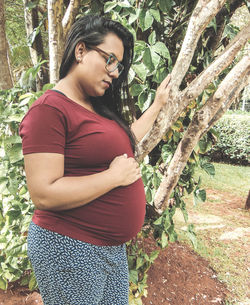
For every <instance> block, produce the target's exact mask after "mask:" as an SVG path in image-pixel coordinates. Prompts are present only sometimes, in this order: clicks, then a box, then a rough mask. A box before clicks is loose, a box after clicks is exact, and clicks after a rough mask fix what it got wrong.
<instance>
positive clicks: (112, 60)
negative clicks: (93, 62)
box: [88, 46, 124, 76]
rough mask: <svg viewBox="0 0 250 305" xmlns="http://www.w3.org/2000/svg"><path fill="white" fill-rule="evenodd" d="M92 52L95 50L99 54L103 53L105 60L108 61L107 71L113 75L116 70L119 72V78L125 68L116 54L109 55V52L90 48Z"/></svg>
mask: <svg viewBox="0 0 250 305" xmlns="http://www.w3.org/2000/svg"><path fill="white" fill-rule="evenodd" d="M88 48H89V49H90V50H95V51H96V52H98V53H102V54H103V55H104V56H103V57H104V59H105V60H106V66H105V69H106V70H107V71H108V72H109V73H111V72H114V71H115V70H116V69H117V70H118V73H119V76H120V75H121V73H122V71H123V70H124V66H123V65H122V64H121V63H120V62H119V61H118V59H117V58H116V56H115V55H114V54H108V53H107V52H105V51H103V50H102V49H100V48H98V47H89V46H88Z"/></svg>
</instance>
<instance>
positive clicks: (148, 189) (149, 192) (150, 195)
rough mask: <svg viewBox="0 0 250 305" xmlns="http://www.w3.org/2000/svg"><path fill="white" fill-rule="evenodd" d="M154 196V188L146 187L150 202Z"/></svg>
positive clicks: (147, 198)
mask: <svg viewBox="0 0 250 305" xmlns="http://www.w3.org/2000/svg"><path fill="white" fill-rule="evenodd" d="M152 197H153V196H152V190H151V189H150V187H146V200H147V202H148V203H149V202H151V201H152V199H153V198H152Z"/></svg>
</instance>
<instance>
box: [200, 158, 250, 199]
mask: <svg viewBox="0 0 250 305" xmlns="http://www.w3.org/2000/svg"><path fill="white" fill-rule="evenodd" d="M213 165H214V167H215V176H210V175H208V174H207V173H206V172H205V171H204V170H202V169H197V171H196V177H198V176H201V179H202V184H201V185H202V187H203V188H206V189H213V190H220V191H225V192H230V193H233V194H235V195H239V196H247V194H248V191H249V189H250V167H249V166H248V167H247V166H236V165H230V164H224V163H213Z"/></svg>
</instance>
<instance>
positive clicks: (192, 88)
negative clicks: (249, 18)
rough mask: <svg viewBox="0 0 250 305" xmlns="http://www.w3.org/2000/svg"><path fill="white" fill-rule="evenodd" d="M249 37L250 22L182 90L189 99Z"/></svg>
mask: <svg viewBox="0 0 250 305" xmlns="http://www.w3.org/2000/svg"><path fill="white" fill-rule="evenodd" d="M249 38H250V22H249V23H248V24H247V25H246V26H245V27H244V28H243V29H242V30H241V31H240V32H239V33H238V35H236V37H235V38H234V39H233V40H232V41H231V42H230V44H229V45H228V46H227V47H226V49H225V50H224V51H223V52H222V53H221V54H220V55H219V56H218V57H217V58H216V59H215V60H214V61H213V62H212V63H211V65H209V66H208V67H207V68H206V69H205V70H204V71H203V72H202V73H201V74H200V75H199V76H198V77H196V78H195V79H194V80H193V81H192V82H191V83H190V85H189V86H188V87H187V88H186V89H185V90H184V91H183V94H184V96H187V97H188V99H189V101H191V100H193V99H195V98H196V97H198V96H199V95H200V94H201V93H202V92H203V91H204V90H205V89H206V88H207V86H208V85H209V84H210V83H211V81H212V80H213V79H215V77H217V76H218V75H219V74H220V73H221V72H222V71H223V70H224V69H226V68H227V67H228V66H229V65H230V64H231V63H232V61H233V60H234V58H235V56H236V54H237V53H238V52H239V50H240V49H241V48H242V47H243V46H244V45H245V44H246V42H247V40H248V39H249Z"/></svg>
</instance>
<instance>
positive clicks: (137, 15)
mask: <svg viewBox="0 0 250 305" xmlns="http://www.w3.org/2000/svg"><path fill="white" fill-rule="evenodd" d="M140 12H141V9H136V13H135V14H130V16H129V19H128V24H132V23H133V22H135V21H136V20H137V19H138V18H139V15H140Z"/></svg>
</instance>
